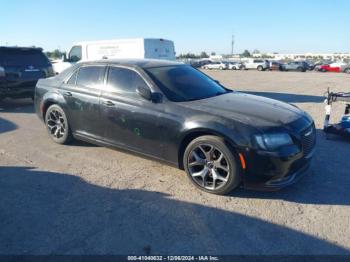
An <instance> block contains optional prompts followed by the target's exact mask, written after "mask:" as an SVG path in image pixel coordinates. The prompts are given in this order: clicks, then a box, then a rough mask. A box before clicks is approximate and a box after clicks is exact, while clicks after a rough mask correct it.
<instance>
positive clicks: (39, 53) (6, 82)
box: [0, 47, 54, 99]
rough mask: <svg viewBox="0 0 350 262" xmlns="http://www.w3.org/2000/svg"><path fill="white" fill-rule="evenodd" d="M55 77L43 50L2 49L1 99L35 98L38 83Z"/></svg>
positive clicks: (0, 66) (0, 59) (25, 48)
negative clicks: (41, 79)
mask: <svg viewBox="0 0 350 262" xmlns="http://www.w3.org/2000/svg"><path fill="white" fill-rule="evenodd" d="M53 75H54V72H53V69H52V65H51V63H50V61H49V59H48V58H47V57H46V55H45V54H44V53H43V50H42V49H41V48H32V47H0V99H3V98H6V97H8V98H26V97H31V98H33V97H34V89H35V85H36V83H37V81H38V80H39V79H40V78H46V77H50V76H53Z"/></svg>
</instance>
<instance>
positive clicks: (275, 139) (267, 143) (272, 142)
mask: <svg viewBox="0 0 350 262" xmlns="http://www.w3.org/2000/svg"><path fill="white" fill-rule="evenodd" d="M254 138H255V141H256V143H257V145H258V146H259V148H260V149H263V150H275V149H277V148H279V147H281V146H287V145H293V140H292V138H291V137H290V135H288V134H287V133H280V134H264V135H255V137H254Z"/></svg>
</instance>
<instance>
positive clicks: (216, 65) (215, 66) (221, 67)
mask: <svg viewBox="0 0 350 262" xmlns="http://www.w3.org/2000/svg"><path fill="white" fill-rule="evenodd" d="M202 68H203V69H206V70H210V69H219V70H225V69H228V65H227V63H224V62H212V63H210V64H206V65H204V66H203V67H202Z"/></svg>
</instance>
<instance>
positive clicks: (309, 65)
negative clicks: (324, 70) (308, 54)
mask: <svg viewBox="0 0 350 262" xmlns="http://www.w3.org/2000/svg"><path fill="white" fill-rule="evenodd" d="M305 63H306V64H307V70H309V71H313V70H314V69H315V66H316V64H315V63H314V62H313V61H305Z"/></svg>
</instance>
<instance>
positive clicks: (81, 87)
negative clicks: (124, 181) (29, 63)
mask: <svg viewBox="0 0 350 262" xmlns="http://www.w3.org/2000/svg"><path fill="white" fill-rule="evenodd" d="M35 110H36V113H37V115H38V116H39V118H40V119H42V120H43V122H44V123H45V126H46V128H47V131H48V134H49V136H50V137H51V138H52V140H53V141H55V142H56V143H59V144H66V143H69V141H70V139H72V138H76V139H82V140H85V141H89V142H91V143H96V144H100V145H107V146H111V147H116V148H122V149H125V150H130V151H131V152H134V153H136V152H137V153H140V155H144V156H148V157H152V158H154V159H157V160H161V161H163V162H165V163H168V164H170V165H173V166H176V167H178V168H180V169H184V170H185V171H186V173H187V175H188V177H189V179H190V180H191V181H192V183H193V184H194V185H195V186H196V187H198V188H200V189H202V190H204V191H206V192H210V193H215V194H225V193H228V192H230V191H231V190H233V189H235V188H237V187H238V186H239V185H241V184H243V186H245V187H250V188H260V189H267V190H276V189H279V188H282V187H284V186H287V185H290V184H292V183H294V182H296V181H297V180H299V178H300V177H301V176H303V175H304V174H306V173H307V169H308V167H309V166H310V161H311V158H312V155H313V152H314V147H315V137H316V132H315V126H314V122H313V120H312V118H311V117H310V116H309V115H308V114H307V113H305V112H304V111H302V110H300V109H298V108H297V107H295V106H293V105H290V104H287V103H283V102H280V101H276V100H272V99H268V98H264V97H260V96H254V95H248V94H244V93H240V92H234V91H232V90H229V89H226V88H225V87H223V86H222V85H221V84H219V83H218V82H217V81H215V80H213V79H212V78H210V77H208V76H207V75H205V74H204V73H202V72H201V71H199V70H197V69H195V68H193V67H191V66H190V65H186V64H182V63H176V62H170V61H156V60H110V61H106V60H101V61H96V62H83V63H78V64H77V65H75V66H73V67H71V68H69V69H67V70H66V71H64V72H62V73H61V74H60V75H58V76H56V77H53V78H48V79H42V80H39V82H38V84H37V86H36V92H35ZM131 179H132V178H131Z"/></svg>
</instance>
